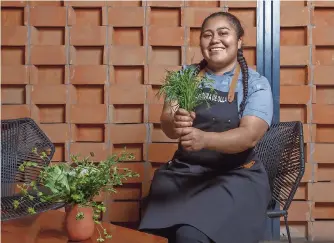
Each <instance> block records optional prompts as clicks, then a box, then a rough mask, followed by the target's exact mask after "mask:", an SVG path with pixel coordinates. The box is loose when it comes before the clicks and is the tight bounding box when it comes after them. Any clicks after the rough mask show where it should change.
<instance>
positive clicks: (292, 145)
mask: <svg viewBox="0 0 334 243" xmlns="http://www.w3.org/2000/svg"><path fill="white" fill-rule="evenodd" d="M255 151H256V153H257V155H258V157H259V159H260V160H262V162H263V164H264V166H265V168H266V171H267V173H268V177H269V183H270V188H271V192H272V199H273V200H275V201H276V202H278V203H279V204H280V205H281V206H282V208H283V210H286V209H288V208H289V206H290V204H291V201H292V199H293V197H294V195H295V193H296V190H297V189H298V186H299V183H300V181H301V179H302V177H303V175H304V171H305V160H304V138H303V124H302V123H301V122H300V121H296V122H279V123H275V124H272V125H271V127H270V129H269V130H268V131H267V133H266V134H265V136H264V137H263V138H262V140H261V141H260V142H259V143H258V144H257V146H256V148H255Z"/></svg>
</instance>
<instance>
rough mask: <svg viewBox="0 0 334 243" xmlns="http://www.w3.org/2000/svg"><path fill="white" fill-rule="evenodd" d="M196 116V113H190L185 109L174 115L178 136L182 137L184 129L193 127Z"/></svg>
mask: <svg viewBox="0 0 334 243" xmlns="http://www.w3.org/2000/svg"><path fill="white" fill-rule="evenodd" d="M195 117H196V115H195V112H188V111H186V110H185V109H181V108H179V109H178V110H177V111H176V112H175V114H174V122H173V123H174V124H173V125H174V132H175V134H177V135H178V136H181V135H182V129H183V128H185V127H191V126H192V125H193V121H194V119H195Z"/></svg>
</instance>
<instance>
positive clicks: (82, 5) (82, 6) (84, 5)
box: [66, 1, 107, 8]
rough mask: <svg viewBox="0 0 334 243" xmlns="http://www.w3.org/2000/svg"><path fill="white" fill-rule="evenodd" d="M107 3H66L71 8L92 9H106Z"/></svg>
mask: <svg viewBox="0 0 334 243" xmlns="http://www.w3.org/2000/svg"><path fill="white" fill-rule="evenodd" d="M106 3H107V1H66V4H67V5H69V6H71V7H80V8H91V7H104V6H106Z"/></svg>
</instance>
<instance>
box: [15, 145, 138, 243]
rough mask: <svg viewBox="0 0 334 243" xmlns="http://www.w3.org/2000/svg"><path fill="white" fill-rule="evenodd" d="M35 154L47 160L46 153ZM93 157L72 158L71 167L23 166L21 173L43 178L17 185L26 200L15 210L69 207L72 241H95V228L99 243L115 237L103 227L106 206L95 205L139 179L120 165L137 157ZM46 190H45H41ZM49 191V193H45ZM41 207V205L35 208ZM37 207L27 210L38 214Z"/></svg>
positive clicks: (68, 222)
mask: <svg viewBox="0 0 334 243" xmlns="http://www.w3.org/2000/svg"><path fill="white" fill-rule="evenodd" d="M33 152H34V153H35V154H37V155H38V156H40V157H41V159H45V158H46V156H47V155H46V153H45V152H42V153H40V154H39V153H37V149H34V150H33ZM93 156H94V154H93V153H91V156H88V157H84V158H83V159H80V158H79V156H78V155H72V156H71V160H70V161H69V162H68V163H55V164H52V165H50V166H47V167H39V166H38V164H37V163H36V162H34V161H26V162H24V163H23V164H21V165H20V167H19V170H21V171H24V170H25V169H26V168H27V167H35V168H37V169H39V170H40V172H39V177H38V178H37V179H36V180H33V181H31V182H30V183H24V184H22V185H17V187H18V188H19V190H20V192H21V193H22V197H20V199H19V200H15V201H14V202H13V206H14V208H16V209H17V208H21V207H22V206H21V205H24V204H23V202H24V201H25V200H34V198H35V197H39V201H40V202H41V203H43V202H50V203H59V202H63V203H65V204H66V207H65V208H66V219H65V228H66V230H67V233H68V237H69V239H70V240H71V241H82V240H86V239H89V238H91V237H92V235H93V233H94V230H95V227H94V226H95V224H97V225H98V226H99V227H100V228H101V229H99V227H97V230H98V232H99V238H98V239H97V241H98V242H103V241H104V239H105V238H111V235H110V234H109V233H108V232H107V230H106V229H105V228H104V227H103V225H102V224H101V222H100V220H99V218H100V213H101V212H105V211H106V207H105V206H104V205H103V203H98V202H96V201H94V198H95V197H96V196H97V195H99V194H100V193H101V192H107V193H115V192H116V190H115V186H118V185H122V181H124V180H126V179H128V178H131V177H138V176H139V175H138V174H137V173H135V172H132V171H131V170H129V169H119V168H118V167H117V164H118V163H119V162H121V161H129V160H132V159H133V158H134V157H133V155H132V154H130V153H126V152H125V150H124V151H123V152H122V153H121V154H120V155H115V154H114V155H112V156H110V157H108V158H107V159H106V160H103V161H100V162H97V163H95V162H93V161H92V160H91V159H90V158H91V157H93ZM41 188H43V190H42V189H41ZM45 190H46V192H45ZM35 206H37V205H35ZM35 206H34V207H28V208H26V210H27V211H28V212H29V213H30V214H35V213H36V212H35Z"/></svg>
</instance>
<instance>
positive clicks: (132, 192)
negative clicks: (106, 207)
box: [110, 185, 141, 200]
mask: <svg viewBox="0 0 334 243" xmlns="http://www.w3.org/2000/svg"><path fill="white" fill-rule="evenodd" d="M116 190H117V193H113V194H111V195H110V197H111V199H113V200H139V199H140V198H141V188H139V187H138V186H137V185H135V186H133V187H129V188H127V187H120V188H117V189H116Z"/></svg>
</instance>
